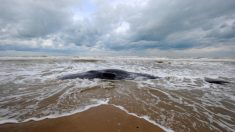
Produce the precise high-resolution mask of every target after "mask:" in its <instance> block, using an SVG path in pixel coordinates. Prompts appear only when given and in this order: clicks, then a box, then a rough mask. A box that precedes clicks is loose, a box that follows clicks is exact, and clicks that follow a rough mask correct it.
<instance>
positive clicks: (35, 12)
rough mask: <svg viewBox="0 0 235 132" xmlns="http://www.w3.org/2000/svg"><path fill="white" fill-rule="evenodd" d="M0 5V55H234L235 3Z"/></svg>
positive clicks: (105, 0) (155, 0)
mask: <svg viewBox="0 0 235 132" xmlns="http://www.w3.org/2000/svg"><path fill="white" fill-rule="evenodd" d="M0 3H1V4H0V55H12V54H13V55H21V54H39V55H81V56H82V55H84V56H96V55H101V56H102V55H105V56H106V55H109V56H112V55H113V56H125V55H131V56H182V57H185V56H186V57H188V56H189V57H191V56H195V57H235V0H226V1H225V0H206V1H205V0H0Z"/></svg>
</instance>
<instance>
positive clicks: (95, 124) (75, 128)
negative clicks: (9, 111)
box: [0, 105, 164, 132]
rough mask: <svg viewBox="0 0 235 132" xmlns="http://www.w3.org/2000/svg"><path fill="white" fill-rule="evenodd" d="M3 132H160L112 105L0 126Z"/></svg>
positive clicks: (155, 127) (153, 126) (154, 126)
mask: <svg viewBox="0 0 235 132" xmlns="http://www.w3.org/2000/svg"><path fill="white" fill-rule="evenodd" d="M0 131H4V132H41V131H43V132H49V131H56V132H65V131H66V132H90V131H96V132H110V131H116V132H119V131H121V132H130V131H135V132H143V131H148V132H162V131H164V130H163V129H161V128H160V127H158V126H156V125H154V124H152V123H150V122H148V121H146V120H145V119H142V118H138V117H136V116H133V115H130V114H128V113H126V112H125V111H123V110H121V109H119V108H117V107H115V106H113V105H100V106H97V107H93V108H90V109H88V110H86V111H83V112H79V113H76V114H73V115H70V116H64V117H59V118H54V119H44V120H40V121H28V122H23V123H7V124H1V125H0Z"/></svg>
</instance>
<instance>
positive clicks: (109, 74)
mask: <svg viewBox="0 0 235 132" xmlns="http://www.w3.org/2000/svg"><path fill="white" fill-rule="evenodd" d="M75 78H80V79H95V78H99V79H109V80H134V79H136V78H142V79H157V78H158V77H156V76H152V75H149V74H143V73H134V72H128V71H124V70H118V69H105V70H91V71H87V72H82V73H77V74H70V75H65V76H63V77H61V78H59V79H61V80H65V79H75Z"/></svg>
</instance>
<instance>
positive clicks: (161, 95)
mask: <svg viewBox="0 0 235 132" xmlns="http://www.w3.org/2000/svg"><path fill="white" fill-rule="evenodd" d="M107 68H109V69H110V68H116V69H122V70H126V71H130V72H138V73H147V74H151V75H154V76H159V77H160V79H155V80H141V79H136V80H121V81H110V80H100V79H94V80H86V79H85V80H82V79H72V80H59V79H58V77H61V76H63V75H66V74H70V73H78V72H84V71H88V70H94V69H96V70H100V69H107ZM234 73H235V60H232V59H224V60H223V59H220V60H219V59H167V58H164V59H162V58H111V57H110V58H92V59H91V58H85V59H84V58H83V59H80V58H76V57H73V58H68V57H63V58H59V57H58V58H57V57H42V58H37V57H31V58H19V57H15V58H14V57H10V58H9V57H5V58H4V57H2V58H0V122H1V123H6V122H22V121H26V120H29V119H43V118H45V117H59V116H62V115H68V114H72V113H75V112H78V111H82V110H84V109H86V108H87V107H89V106H94V105H99V104H102V103H103V102H105V101H107V100H108V103H109V104H113V105H116V106H122V107H123V108H125V109H126V110H128V111H129V112H130V113H135V114H136V115H138V116H148V117H149V118H150V120H153V121H155V122H156V123H158V124H160V125H163V126H165V127H167V128H171V129H173V130H175V131H234V130H235V89H234V88H235V74H234ZM204 77H211V78H220V79H224V80H227V81H230V82H231V83H229V84H225V85H218V84H210V83H207V82H205V81H204Z"/></svg>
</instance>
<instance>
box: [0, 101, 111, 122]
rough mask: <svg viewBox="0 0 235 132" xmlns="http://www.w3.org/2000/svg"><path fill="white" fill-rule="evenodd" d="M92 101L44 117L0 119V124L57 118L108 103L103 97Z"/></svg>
mask: <svg viewBox="0 0 235 132" xmlns="http://www.w3.org/2000/svg"><path fill="white" fill-rule="evenodd" d="M93 101H95V102H96V103H95V104H92V105H87V106H85V107H84V108H82V109H76V110H74V111H71V112H69V113H61V114H54V115H48V116H44V117H41V118H36V117H31V118H28V119H25V120H23V121H18V120H17V119H0V124H5V123H21V122H28V121H40V120H44V119H53V118H58V117H64V116H69V115H73V114H76V113H79V112H83V111H86V110H88V109H90V108H93V107H97V106H100V105H104V104H108V102H109V99H108V98H107V99H105V100H97V99H93Z"/></svg>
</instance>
